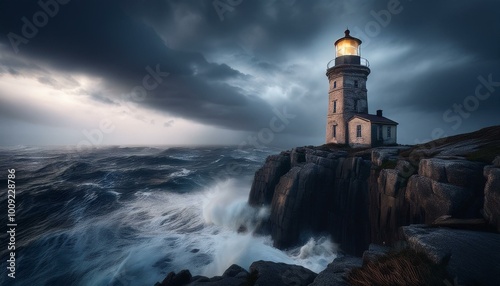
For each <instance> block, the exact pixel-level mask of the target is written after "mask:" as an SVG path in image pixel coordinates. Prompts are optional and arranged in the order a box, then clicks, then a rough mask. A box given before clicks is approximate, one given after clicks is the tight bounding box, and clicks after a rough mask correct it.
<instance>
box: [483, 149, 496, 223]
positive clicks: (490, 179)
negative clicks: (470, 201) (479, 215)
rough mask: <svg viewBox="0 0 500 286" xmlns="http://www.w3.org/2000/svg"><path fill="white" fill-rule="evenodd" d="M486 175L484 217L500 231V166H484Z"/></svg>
mask: <svg viewBox="0 0 500 286" xmlns="http://www.w3.org/2000/svg"><path fill="white" fill-rule="evenodd" d="M498 158H500V157H497V159H498ZM484 176H485V177H486V185H485V187H484V217H485V219H486V220H487V221H488V223H489V224H490V225H491V226H493V227H494V228H495V229H496V230H497V231H498V232H500V168H498V167H493V166H487V167H485V168H484Z"/></svg>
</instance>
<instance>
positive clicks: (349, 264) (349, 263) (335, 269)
mask: <svg viewBox="0 0 500 286" xmlns="http://www.w3.org/2000/svg"><path fill="white" fill-rule="evenodd" d="M362 264H363V261H362V260H361V258H359V257H353V256H342V257H339V258H336V259H335V260H333V262H332V263H330V264H328V266H327V267H326V269H325V270H323V271H321V272H320V273H319V274H318V276H317V277H316V279H314V282H313V283H311V284H309V286H330V285H336V286H337V285H338V286H344V285H345V286H347V285H349V284H347V282H346V280H345V278H346V277H347V275H348V274H349V272H350V271H351V270H352V269H354V268H357V267H361V265H362Z"/></svg>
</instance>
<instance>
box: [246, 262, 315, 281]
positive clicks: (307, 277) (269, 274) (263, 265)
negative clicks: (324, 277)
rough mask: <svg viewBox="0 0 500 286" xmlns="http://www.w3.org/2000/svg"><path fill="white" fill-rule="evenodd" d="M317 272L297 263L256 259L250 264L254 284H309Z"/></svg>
mask: <svg viewBox="0 0 500 286" xmlns="http://www.w3.org/2000/svg"><path fill="white" fill-rule="evenodd" d="M316 276H317V274H316V273H314V272H312V271H311V270H309V269H307V268H304V267H302V266H298V265H289V264H285V263H276V262H270V261H262V260H260V261H256V262H254V263H252V265H250V277H251V278H252V279H255V284H253V285H255V286H268V285H273V286H285V285H294V286H299V285H304V286H305V285H309V284H311V283H312V282H313V281H314V278H316Z"/></svg>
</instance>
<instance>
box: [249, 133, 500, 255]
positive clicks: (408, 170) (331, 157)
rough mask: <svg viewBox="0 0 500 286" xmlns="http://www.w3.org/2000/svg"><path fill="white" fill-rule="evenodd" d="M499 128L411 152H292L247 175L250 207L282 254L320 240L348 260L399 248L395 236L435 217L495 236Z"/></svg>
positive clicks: (499, 222) (499, 208) (499, 201)
mask: <svg viewBox="0 0 500 286" xmlns="http://www.w3.org/2000/svg"><path fill="white" fill-rule="evenodd" d="M495 155H496V156H498V155H500V127H499V126H497V127H491V128H486V129H483V130H480V131H477V132H474V133H470V134H463V135H458V136H454V137H448V138H444V139H440V140H437V141H432V142H429V143H427V144H425V145H417V146H414V147H411V148H410V147H383V148H374V149H371V150H367V151H355V150H352V149H340V148H338V147H334V146H329V145H325V146H321V147H300V148H295V149H293V150H291V151H286V152H282V153H281V154H279V155H273V156H270V157H269V158H268V159H267V160H266V163H265V164H264V166H263V167H262V168H261V169H259V170H258V171H257V173H256V175H255V179H254V183H253V185H252V189H251V192H250V196H249V203H250V204H251V205H253V206H260V205H269V206H270V207H271V211H270V213H271V215H270V217H269V220H268V221H266V222H264V223H263V226H264V227H263V228H262V229H264V231H265V232H268V233H270V234H271V235H272V238H273V241H274V244H275V246H276V247H279V248H287V247H290V246H294V245H297V244H299V243H302V242H304V241H305V240H307V239H308V238H309V237H306V236H307V235H310V234H311V233H328V234H330V235H331V237H332V238H333V240H334V241H335V242H336V243H338V244H340V248H341V249H342V250H343V251H345V252H346V253H348V254H353V255H358V256H360V255H361V254H362V253H363V251H364V250H366V249H367V247H368V245H369V244H370V243H376V244H380V245H391V244H393V243H394V242H396V241H398V240H401V239H402V237H401V234H400V233H399V232H398V229H399V228H400V227H401V226H405V225H409V224H419V223H425V224H432V223H434V221H435V220H436V219H439V218H441V217H443V216H447V217H452V218H454V219H464V220H469V219H482V218H484V219H485V220H486V221H487V222H488V223H489V224H490V225H492V226H493V227H495V228H496V229H497V230H499V231H500V191H499V190H500V187H499V185H500V156H499V157H497V158H496V159H495Z"/></svg>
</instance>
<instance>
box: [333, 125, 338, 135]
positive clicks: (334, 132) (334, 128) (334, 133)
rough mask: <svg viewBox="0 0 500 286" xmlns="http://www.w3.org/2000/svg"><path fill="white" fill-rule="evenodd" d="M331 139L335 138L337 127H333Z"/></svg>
mask: <svg viewBox="0 0 500 286" xmlns="http://www.w3.org/2000/svg"><path fill="white" fill-rule="evenodd" d="M333 137H334V138H335V137H337V125H333Z"/></svg>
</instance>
